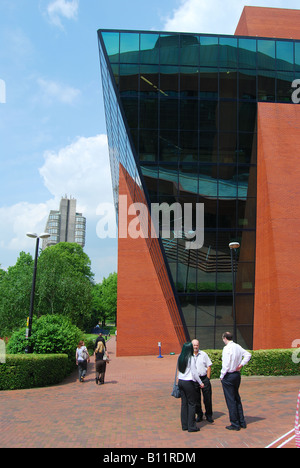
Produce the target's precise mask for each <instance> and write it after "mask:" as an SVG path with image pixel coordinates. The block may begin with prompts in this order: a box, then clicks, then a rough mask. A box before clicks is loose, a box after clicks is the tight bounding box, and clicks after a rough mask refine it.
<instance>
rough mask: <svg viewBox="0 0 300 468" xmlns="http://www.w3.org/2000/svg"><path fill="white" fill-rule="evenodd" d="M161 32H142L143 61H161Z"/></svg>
mask: <svg viewBox="0 0 300 468" xmlns="http://www.w3.org/2000/svg"><path fill="white" fill-rule="evenodd" d="M158 39H159V34H141V37H140V41H141V46H140V48H141V51H140V61H141V63H157V64H158V63H159V47H158Z"/></svg>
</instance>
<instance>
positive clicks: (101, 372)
mask: <svg viewBox="0 0 300 468" xmlns="http://www.w3.org/2000/svg"><path fill="white" fill-rule="evenodd" d="M95 371H96V379H99V382H100V383H102V384H104V377H105V371H106V361H104V360H103V359H99V360H98V361H96V362H95Z"/></svg>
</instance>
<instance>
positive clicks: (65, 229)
mask: <svg viewBox="0 0 300 468" xmlns="http://www.w3.org/2000/svg"><path fill="white" fill-rule="evenodd" d="M45 232H49V234H51V236H50V237H49V239H44V240H43V249H45V248H46V247H48V246H50V245H55V244H58V243H59V242H75V243H77V244H79V245H81V247H84V245H85V232H86V218H85V217H84V216H83V215H82V213H77V212H76V200H75V199H74V198H67V197H64V198H62V199H61V201H60V206H59V210H58V211H56V210H51V211H50V214H49V217H48V220H47V224H46V228H45Z"/></svg>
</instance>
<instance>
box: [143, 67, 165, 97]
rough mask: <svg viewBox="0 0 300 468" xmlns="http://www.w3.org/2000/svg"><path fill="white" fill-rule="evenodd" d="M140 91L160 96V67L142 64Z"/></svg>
mask: <svg viewBox="0 0 300 468" xmlns="http://www.w3.org/2000/svg"><path fill="white" fill-rule="evenodd" d="M140 92H141V93H147V94H148V95H152V96H158V95H159V94H160V92H159V68H158V66H155V65H141V66H140Z"/></svg>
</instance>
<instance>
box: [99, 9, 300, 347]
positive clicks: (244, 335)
mask: <svg viewBox="0 0 300 468" xmlns="http://www.w3.org/2000/svg"><path fill="white" fill-rule="evenodd" d="M299 24H300V11H298V10H282V9H273V8H271V9H269V8H256V7H245V8H244V11H243V14H242V16H241V19H240V22H239V24H238V26H237V30H236V33H235V35H233V36H228V35H215V34H212V35H210V34H200V33H199V34H198V33H195V34H190V33H168V32H154V31H151V32H146V31H117V30H99V31H98V37H99V49H100V62H101V73H102V86H103V94H104V105H105V113H106V122H107V133H108V144H109V153H110V161H111V170H112V182H113V189H114V195H115V205H116V211H117V215H118V222H119V241H118V311H117V329H118V341H117V353H118V355H134V354H136V355H146V354H155V353H157V352H158V342H160V343H161V347H162V352H163V353H170V352H172V351H173V352H179V351H180V349H181V346H182V344H183V343H184V342H185V341H189V340H191V339H193V338H195V337H196V338H198V339H199V340H200V343H201V345H200V346H201V348H202V349H213V348H221V347H222V346H223V343H222V340H221V335H222V333H223V332H224V331H226V330H229V331H232V332H234V333H235V334H236V338H237V341H238V343H240V344H241V345H242V346H244V347H247V348H249V349H262V348H290V347H292V346H293V345H292V343H293V341H294V340H295V339H297V338H298V339H299V338H300V327H299V323H300V320H299V318H300V289H299V274H300V266H299V265H300V255H299V253H300V240H299V239H300V221H299V215H298V206H299V202H300V189H299V176H300V162H299V160H300V158H299V156H300V150H299V149H298V138H299V131H300V107H299V106H298V105H297V104H295V102H297V99H295V97H297V96H298V94H299V97H300V91H299V93H298V94H297V86H298V85H297V84H296V83H295V82H294V80H296V79H300V26H299ZM298 102H299V100H298ZM133 203H135V204H136V203H140V205H134V207H136V212H135V213H134V211H131V208H130V209H129V208H128V207H130V206H131V205H132V204H133ZM163 203H164V204H165V205H162V204H163ZM174 203H176V204H178V203H179V204H180V206H181V207H182V211H181V214H180V216H182V219H181V221H182V222H181V225H182V226H183V229H182V231H181V232H180V233H179V232H178V223H177V221H178V219H177V218H178V216H177V214H175V213H174V215H173V216H172V213H171V217H170V219H171V221H170V222H171V230H170V234H169V235H168V236H165V235H164V230H163V226H162V223H163V222H164V221H163V219H164V218H163V217H162V216H161V220H160V221H161V222H160V225H159V234H160V235H159V236H158V237H157V236H156V237H155V236H151V235H147V232H148V234H149V232H150V231H149V229H146V228H147V227H150V226H151V225H153V216H152V218H151V215H152V211H151V209H152V207H153V204H156V205H155V206H157V204H158V205H159V206H160V207H170V206H172V205H173V204H174ZM141 204H143V205H141ZM187 204H189V206H190V207H192V215H193V220H194V224H193V226H191V230H190V231H186V230H185V229H184V226H185V222H184V221H185V210H184V207H185V206H186V205H187ZM199 204H204V243H203V245H202V246H201V248H187V245H188V244H187V241H191V242H192V240H191V236H193V234H194V233H195V230H196V227H197V226H196V209H197V207H198V206H199ZM144 205H145V206H147V212H146V214H145V212H144V211H143V210H142V211H143V216H144V218H143V219H141V218H140V236H132V235H129V234H128V232H129V227H130V223H132V222H134V223H135V225H136V220H134V219H133V217H132V216H133V215H134V214H135V216H137V215H138V214H139V215H141V210H139V207H141V206H144ZM173 206H174V205H173ZM164 209H165V208H164ZM124 213H126V214H127V215H128V216H124ZM176 216H177V217H176ZM132 220H133V221H132ZM131 226H132V225H131ZM146 231H147V232H146ZM191 231H192V232H191ZM126 233H127V235H126ZM134 237H136V238H134ZM233 241H237V242H238V243H239V244H240V248H238V249H236V250H234V251H232V250H230V248H229V243H231V242H233ZM231 254H233V255H232V256H231Z"/></svg>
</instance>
